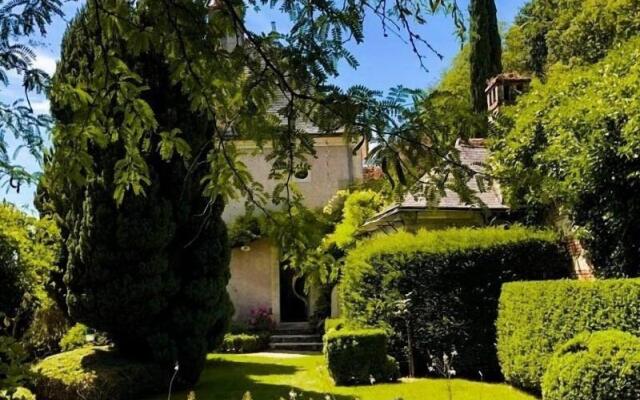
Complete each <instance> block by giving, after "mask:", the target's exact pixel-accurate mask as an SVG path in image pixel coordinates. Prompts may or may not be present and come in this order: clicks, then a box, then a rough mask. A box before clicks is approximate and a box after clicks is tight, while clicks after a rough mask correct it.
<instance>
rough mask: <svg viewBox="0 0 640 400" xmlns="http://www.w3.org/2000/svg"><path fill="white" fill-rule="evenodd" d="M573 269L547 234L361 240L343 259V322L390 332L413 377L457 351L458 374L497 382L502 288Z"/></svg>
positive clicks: (522, 231) (521, 231) (472, 232)
mask: <svg viewBox="0 0 640 400" xmlns="http://www.w3.org/2000/svg"><path fill="white" fill-rule="evenodd" d="M569 269H570V262H569V259H568V256H567V254H566V253H565V251H564V249H563V248H562V247H561V246H560V245H559V244H558V241H557V237H556V236H555V235H554V234H553V233H551V232H549V231H534V230H529V229H526V228H523V227H519V226H515V227H512V228H511V229H508V230H507V229H504V228H482V229H469V228H467V229H449V230H443V231H430V232H427V231H419V232H418V233H417V234H415V235H414V234H410V233H406V232H398V233H394V234H391V235H380V236H377V237H374V238H373V239H370V240H367V241H364V242H363V243H362V244H360V245H359V246H358V247H357V248H356V249H355V250H353V251H352V252H351V253H350V254H349V256H348V257H347V262H346V266H345V274H344V276H343V279H342V282H341V285H340V294H341V300H342V310H344V312H345V317H346V318H347V319H348V320H350V321H354V322H355V323H357V324H359V325H363V326H382V327H384V328H385V329H387V330H389V331H392V332H393V336H392V337H391V340H392V341H391V346H392V354H393V355H394V356H396V358H398V360H400V361H401V362H402V361H405V360H407V354H408V353H409V352H408V348H407V343H408V341H409V340H408V335H410V336H411V337H412V342H413V346H412V350H413V353H414V354H415V357H414V358H415V360H416V366H417V369H418V373H426V365H424V363H421V362H420V360H428V359H429V355H430V354H435V355H438V354H442V353H444V352H447V353H448V352H450V351H451V350H452V349H455V350H457V352H458V353H459V354H460V356H459V358H458V362H457V368H456V370H457V371H458V374H461V375H463V376H468V377H477V376H478V370H481V371H482V372H483V374H484V376H485V377H491V378H497V377H498V376H499V367H498V360H497V358H496V355H495V348H494V343H495V337H496V333H495V326H494V321H495V319H496V317H497V308H498V297H499V295H500V285H501V284H502V283H503V282H509V281H515V280H527V279H549V278H558V277H564V276H567V274H568V272H569Z"/></svg>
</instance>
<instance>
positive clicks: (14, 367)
mask: <svg viewBox="0 0 640 400" xmlns="http://www.w3.org/2000/svg"><path fill="white" fill-rule="evenodd" d="M26 359H27V354H26V352H25V351H24V348H23V347H22V344H21V343H20V342H18V341H16V340H15V339H14V338H11V337H7V336H0V399H3V400H6V399H9V400H33V399H35V398H34V397H33V394H32V393H31V392H30V391H29V390H27V389H26V388H24V387H23V385H25V384H27V383H28V381H29V371H28V368H27V367H26Z"/></svg>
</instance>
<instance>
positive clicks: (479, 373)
mask: <svg viewBox="0 0 640 400" xmlns="http://www.w3.org/2000/svg"><path fill="white" fill-rule="evenodd" d="M478 375H480V379H482V378H484V375H483V374H482V371H478Z"/></svg>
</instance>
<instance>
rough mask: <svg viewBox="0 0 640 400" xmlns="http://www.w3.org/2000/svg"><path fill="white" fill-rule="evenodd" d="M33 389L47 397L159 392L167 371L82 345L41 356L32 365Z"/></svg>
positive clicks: (107, 397)
mask: <svg viewBox="0 0 640 400" xmlns="http://www.w3.org/2000/svg"><path fill="white" fill-rule="evenodd" d="M32 369H33V372H34V373H35V375H36V377H35V382H34V392H35V394H36V396H37V397H38V398H43V399H47V400H68V399H76V398H82V399H91V400H121V399H131V398H138V397H139V396H141V395H144V394H149V393H154V392H158V391H163V390H164V389H165V388H166V387H167V385H168V382H169V378H170V376H169V375H170V373H172V372H173V371H163V370H161V369H160V368H159V367H158V366H157V365H153V364H147V363H141V362H139V361H134V360H129V359H125V358H122V356H121V355H119V354H118V353H116V352H115V351H113V350H110V349H109V348H107V347H84V348H81V349H77V350H73V351H70V352H66V353H61V354H56V355H54V356H51V357H48V358H45V359H44V360H42V361H41V362H39V363H38V364H36V365H35V366H34V367H33V368H32Z"/></svg>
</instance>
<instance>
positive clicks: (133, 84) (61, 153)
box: [39, 2, 232, 383]
mask: <svg viewBox="0 0 640 400" xmlns="http://www.w3.org/2000/svg"><path fill="white" fill-rule="evenodd" d="M93 4H94V3H93V2H89V6H87V7H86V8H84V10H83V11H81V12H80V14H79V15H78V16H77V17H76V19H75V20H74V21H73V23H72V24H71V26H70V28H69V30H68V31H67V33H66V35H65V38H64V41H63V49H62V58H61V61H60V63H59V65H58V69H57V71H56V74H55V76H54V90H53V91H54V94H53V96H52V110H53V112H54V117H55V120H56V123H55V129H54V134H53V153H52V154H51V157H50V162H49V163H48V164H47V168H46V170H45V176H44V177H43V180H42V181H41V186H40V188H39V189H40V209H41V211H42V212H43V213H44V214H52V215H53V216H54V217H55V218H56V220H57V221H58V223H59V225H60V228H61V232H62V236H63V239H64V243H65V247H64V249H63V252H62V257H61V259H60V266H61V267H62V268H63V269H64V284H65V285H66V304H67V306H68V311H69V314H70V316H71V318H72V319H73V320H74V321H77V322H81V323H83V324H85V325H87V326H88V327H90V328H93V329H96V330H98V331H101V332H105V334H107V336H108V337H109V338H110V339H111V340H113V342H114V344H115V345H116V347H117V348H118V349H119V350H120V351H121V352H122V353H123V354H125V355H127V356H131V357H136V358H138V359H141V360H145V361H148V362H155V363H158V364H159V365H160V366H162V367H165V368H167V370H169V369H170V368H172V367H173V365H174V364H175V362H178V363H179V364H180V367H181V368H180V374H179V379H180V380H182V381H183V382H185V383H186V382H191V383H193V382H195V381H196V380H197V378H198V376H199V373H200V371H201V370H202V368H203V367H204V363H205V358H206V354H207V352H208V351H210V350H212V349H214V348H216V347H217V346H218V345H219V344H220V342H221V341H222V337H223V334H224V331H225V330H226V326H227V323H228V320H229V318H230V315H231V313H232V305H231V302H230V300H229V297H228V294H227V292H226V285H227V282H228V280H229V268H228V265H229V257H230V249H229V245H228V239H227V233H226V228H225V225H224V223H223V221H222V219H221V214H222V211H223V202H222V199H221V198H220V197H213V198H205V197H203V196H202V186H201V185H202V183H203V179H204V178H205V175H206V174H207V171H208V168H209V166H208V163H207V162H206V161H207V158H206V154H205V152H201V151H199V149H202V148H205V147H207V146H208V143H209V141H210V134H211V129H212V124H213V121H212V120H211V118H210V115H206V114H205V113H203V112H196V111H194V110H193V109H192V108H191V107H190V103H189V97H188V96H187V95H186V94H185V92H188V91H189V90H191V89H193V88H192V87H191V86H189V84H190V83H189V82H186V81H177V80H174V79H173V78H175V75H173V74H174V72H175V71H171V70H170V69H169V66H168V64H167V62H165V61H166V60H165V57H167V54H164V53H162V52H161V51H160V50H159V49H158V48H155V47H150V48H146V49H144V50H145V51H144V52H143V54H140V53H139V52H136V51H133V50H132V49H130V48H129V47H127V46H125V43H124V42H123V40H124V39H125V38H123V37H119V36H118V35H108V36H107V37H106V38H105V37H104V35H105V32H104V30H101V26H102V24H105V23H107V22H106V21H104V20H103V19H101V18H102V17H100V16H99V15H98V14H99V13H97V11H96V9H95V8H93V7H92V6H93ZM119 4H121V5H122V6H123V7H125V8H123V9H122V10H118V12H119V13H125V14H126V16H123V18H124V20H123V21H119V23H122V24H126V23H142V22H141V21H142V20H143V19H144V16H143V15H141V14H135V13H134V12H133V10H132V9H130V8H129V6H128V5H126V4H124V3H119ZM127 4H128V3H127ZM138 4H140V3H138ZM194 7H195V6H194ZM143 8H144V7H143ZM151 9H154V10H155V7H150V8H148V10H149V12H151V11H150V10H151ZM145 10H146V9H145ZM194 12H196V11H195V10H194ZM199 12H200V11H197V12H196V14H195V15H197V13H199ZM121 16H122V15H121ZM151 17H152V16H150V18H151ZM102 29H106V28H105V27H102ZM106 39H108V41H105V40H106ZM138 39H139V38H138ZM105 43H108V45H106V44H105ZM101 45H106V46H107V47H109V49H110V51H109V54H108V55H107V54H103V53H101V51H102V47H101ZM103 56H106V57H107V58H109V66H110V67H109V68H108V69H107V70H104V69H103V68H104V67H105V65H104V64H103V61H104V60H103V59H102V57H103ZM122 60H126V62H127V63H128V64H125V63H124V61H122ZM107 76H109V77H111V78H114V77H116V76H117V77H118V83H117V84H114V85H115V86H114V87H112V89H114V90H115V88H116V87H118V88H119V89H123V88H126V90H125V92H126V93H122V92H118V95H117V96H116V95H115V93H110V95H109V96H107V98H104V99H99V100H98V99H96V101H100V102H102V101H104V102H106V103H108V106H107V104H104V103H101V104H97V103H92V104H84V105H78V104H75V103H73V104H72V105H70V102H69V101H70V100H69V98H67V97H65V96H63V95H61V94H60V92H59V91H60V90H62V91H65V90H71V89H69V88H70V87H75V85H79V86H81V87H85V88H86V89H87V90H93V91H94V92H92V94H88V96H89V97H93V95H94V94H96V93H102V92H101V90H102V88H103V86H102V84H104V83H105V82H106V81H105V80H104V79H107ZM101 79H103V80H101ZM137 84H140V85H141V86H140V87H138V86H137ZM83 85H87V86H83ZM76 89H77V88H76ZM76 89H73V90H76ZM57 91H58V92H57ZM102 94H104V93H102ZM112 96H115V97H112ZM120 96H123V97H120ZM138 96H140V97H138ZM89 109H90V110H89ZM96 109H99V110H100V112H101V113H102V112H104V113H105V115H109V118H114V120H117V121H120V120H123V121H124V124H125V125H126V128H125V129H121V130H119V129H115V128H114V127H113V126H110V127H104V126H102V125H92V126H93V127H92V128H91V129H89V128H87V130H86V131H83V132H84V133H83V134H82V137H83V139H81V138H80V137H79V136H78V131H77V130H78V129H80V125H82V122H80V121H86V118H87V116H88V115H89V114H91V112H92V111H94V110H96ZM134 115H135V117H134ZM152 120H153V121H152ZM114 123H115V122H114ZM150 126H155V127H157V129H158V130H160V131H161V132H165V131H166V132H172V134H171V135H168V136H167V135H165V137H162V136H160V137H159V136H149V135H147V128H148V127H150ZM176 129H178V130H179V131H180V132H181V133H180V135H179V137H180V138H181V139H182V140H184V141H185V142H186V143H187V144H188V145H189V146H190V147H191V148H192V149H198V151H194V152H193V159H190V160H189V163H187V162H185V159H184V158H183V157H182V156H180V155H179V153H180V152H181V151H182V150H180V149H179V148H177V147H176V151H175V152H174V154H173V155H172V157H171V158H170V159H167V157H168V156H169V152H168V151H167V152H165V154H164V155H159V154H157V153H155V152H154V151H152V149H155V148H156V147H158V146H165V147H166V146H168V145H167V144H166V143H164V144H161V143H160V141H161V140H170V139H169V137H172V138H173V139H175V138H177V137H178V136H176V135H178V131H176ZM120 134H123V135H125V134H131V135H133V136H134V137H136V138H133V137H129V138H128V139H127V140H125V141H122V140H120V139H118V135H120ZM85 135H90V137H92V138H93V139H92V140H94V139H95V140H96V141H97V142H91V141H89V139H88V138H87V136H85ZM136 140H140V141H143V142H145V143H146V146H148V147H147V151H141V149H139V148H137V147H136V146H137V145H136ZM79 142H82V145H80V147H79V148H76V147H75V145H76V144H79ZM89 143H91V144H89ZM175 146H178V147H181V146H182V145H181V144H179V143H176V144H175ZM130 147H131V148H130ZM70 152H72V153H78V155H82V154H83V153H84V154H85V155H86V157H87V158H86V160H91V161H89V163H90V164H91V166H90V169H91V173H89V172H88V171H86V170H83V169H82V168H81V169H73V168H72V169H69V170H67V169H65V168H66V166H68V165H67V161H68V160H66V159H67V157H69V153H70ZM122 157H124V159H122ZM85 167H86V165H85ZM83 168H84V167H83ZM78 175H79V176H82V178H83V179H82V182H79V181H78V180H76V179H75V178H74V176H78ZM139 180H143V181H145V182H146V185H145V186H144V189H143V187H142V184H141V183H140V182H139ZM127 185H133V186H132V191H133V192H129V191H126V190H124V188H125V187H127ZM136 185H138V188H137V189H136ZM142 190H144V192H145V196H139V195H138V196H136V192H142ZM114 193H115V194H116V197H119V198H120V199H119V200H120V201H119V204H118V202H116V201H114V198H113V196H114Z"/></svg>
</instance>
